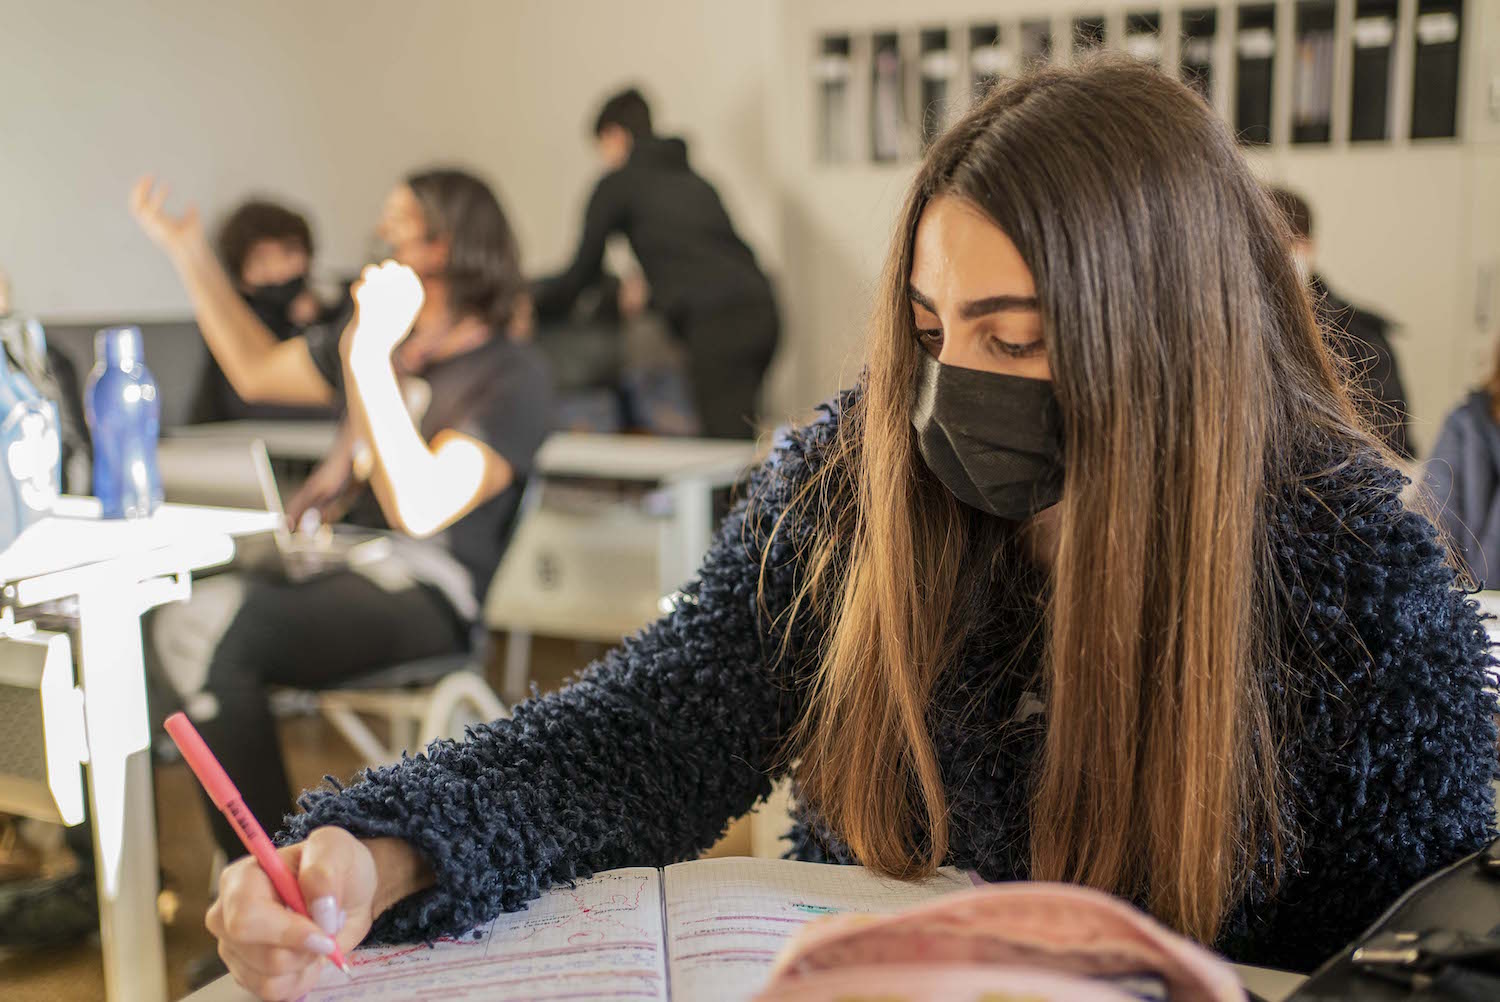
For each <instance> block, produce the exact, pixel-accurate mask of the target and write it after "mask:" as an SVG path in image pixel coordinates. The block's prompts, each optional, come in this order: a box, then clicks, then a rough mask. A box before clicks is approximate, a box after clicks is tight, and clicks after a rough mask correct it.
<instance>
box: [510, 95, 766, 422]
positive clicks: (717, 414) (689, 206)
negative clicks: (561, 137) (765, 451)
mask: <svg viewBox="0 0 1500 1002" xmlns="http://www.w3.org/2000/svg"><path fill="white" fill-rule="evenodd" d="M594 138H595V148H596V150H597V151H598V154H599V159H600V160H601V161H602V162H603V164H604V167H605V171H606V173H605V175H604V176H603V177H602V178H600V180H599V182H598V184H597V185H596V186H595V188H594V193H593V195H592V196H590V198H589V204H588V208H587V210H586V211H585V213H584V219H583V236H582V237H581V238H580V240H579V243H578V250H577V253H576V254H575V255H574V257H573V263H572V264H571V265H569V266H568V268H567V270H566V271H564V272H562V273H561V274H558V275H554V276H552V277H550V278H545V279H542V280H541V281H539V282H537V283H536V285H535V288H534V294H535V297H536V310H537V316H538V318H539V319H540V320H542V321H553V320H556V319H558V318H562V317H566V316H567V315H568V313H569V311H570V310H571V308H572V306H573V302H574V300H575V299H577V297H578V295H579V294H580V293H581V292H582V291H583V290H584V289H586V288H589V287H590V286H592V285H594V284H595V283H597V282H598V281H599V278H600V276H601V273H602V270H603V261H604V246H605V241H606V240H607V239H608V237H609V236H610V235H611V234H613V233H623V234H625V236H626V237H627V238H628V239H629V240H630V246H631V249H632V250H633V251H634V252H635V256H636V259H637V260H638V261H639V262H640V264H641V268H642V270H643V271H644V272H645V279H646V282H647V283H648V285H649V289H650V292H649V295H650V300H651V303H652V305H653V306H654V307H655V308H656V309H657V310H658V311H659V312H660V313H661V314H662V315H663V316H664V317H665V318H666V320H667V323H668V324H669V325H670V327H671V329H672V331H673V332H674V333H675V335H676V336H677V337H678V338H679V339H680V340H681V341H682V342H683V343H684V344H685V345H686V347H687V352H688V369H689V376H690V377H691V379H692V383H693V399H694V401H695V402H696V404H697V409H698V416H699V422H700V424H701V426H702V429H703V434H705V435H707V436H709V437H711V438H749V437H753V436H754V434H755V419H756V414H757V400H758V397H759V394H760V387H761V383H762V382H763V380H764V378H765V373H766V368H767V367H768V366H769V365H770V363H771V356H772V354H773V353H774V352H775V350H776V342H777V339H778V337H779V332H780V320H779V318H778V316H777V311H776V302H775V299H774V297H773V296H772V293H771V283H770V282H769V281H768V280H767V278H766V276H765V274H764V273H763V272H762V271H761V270H760V267H759V265H758V264H756V261H755V255H754V254H753V253H752V252H751V250H750V248H749V247H748V246H747V245H746V244H745V242H744V241H743V240H741V239H740V237H739V234H737V233H736V232H735V230H734V226H733V225H732V224H731V223H730V221H729V214H728V213H727V212H725V211H724V204H723V203H722V202H721V201H720V200H719V195H718V192H716V191H715V190H714V188H713V186H712V185H710V184H709V183H708V182H707V181H705V180H704V179H703V178H702V177H700V176H699V175H698V174H697V173H696V172H694V171H693V169H692V168H691V167H690V166H688V156H687V145H686V144H685V143H684V142H683V141H682V140H681V139H673V138H663V137H660V136H657V135H656V134H655V133H654V132H653V131H652V127H651V109H650V107H649V106H648V105H647V104H646V100H645V98H643V97H642V96H641V94H640V92H639V91H637V90H634V89H631V90H626V91H623V92H621V93H619V94H616V95H615V96H613V97H611V98H610V99H609V100H608V101H606V102H605V103H604V107H603V108H602V109H601V110H600V112H599V115H598V118H597V119H596V120H595V122H594ZM626 292H627V295H626V297H625V298H624V299H623V300H622V306H624V307H625V308H626V309H627V312H628V310H629V309H630V307H631V305H632V303H633V301H635V300H640V299H643V298H644V295H645V293H644V290H643V289H641V288H640V287H639V286H638V285H635V284H633V283H627V285H626ZM632 297H633V298H632ZM635 305H639V304H638V303H636V304H635Z"/></svg>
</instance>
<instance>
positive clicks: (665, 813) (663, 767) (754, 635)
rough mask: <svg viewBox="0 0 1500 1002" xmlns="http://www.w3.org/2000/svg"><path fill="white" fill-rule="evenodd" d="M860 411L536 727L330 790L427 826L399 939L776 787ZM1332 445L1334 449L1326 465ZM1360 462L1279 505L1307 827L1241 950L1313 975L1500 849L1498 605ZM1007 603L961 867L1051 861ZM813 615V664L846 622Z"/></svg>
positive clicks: (678, 847) (1027, 658) (1031, 610)
mask: <svg viewBox="0 0 1500 1002" xmlns="http://www.w3.org/2000/svg"><path fill="white" fill-rule="evenodd" d="M850 399H851V398H847V397H846V398H845V402H844V404H843V405H842V406H848V405H849V400H850ZM839 413H840V408H839V407H838V406H833V405H830V406H829V407H827V408H826V409H825V413H824V415H823V416H822V418H821V419H820V420H818V421H817V422H815V423H814V424H813V425H811V426H809V427H807V428H804V429H801V430H800V431H797V432H795V433H792V434H791V435H789V436H786V437H785V438H784V439H783V441H781V442H780V443H779V444H778V446H777V448H776V449H775V451H774V452H773V454H772V456H771V458H770V459H769V460H767V462H766V463H765V465H764V466H762V467H761V469H760V470H759V471H758V472H757V473H756V474H755V475H754V477H753V478H752V480H751V484H750V497H751V500H750V501H749V502H742V503H740V504H739V505H738V506H737V507H735V508H734V510H733V511H732V512H731V514H730V515H729V517H728V519H727V520H726V522H725V524H724V525H723V527H722V528H721V530H720V532H719V534H718V537H717V540H716V542H715V543H714V545H713V546H712V548H711V549H710V551H709V554H708V557H707V558H706V560H705V562H704V564H703V567H702V569H701V573H700V579H699V580H698V581H697V582H695V583H693V584H691V585H689V586H688V587H687V589H686V595H687V597H686V600H684V601H682V602H680V603H679V604H678V607H677V609H676V611H674V612H673V613H671V614H670V615H668V616H667V617H666V618H664V619H662V620H661V621H660V622H658V623H656V624H655V625H654V626H652V627H650V628H648V629H646V630H645V631H643V632H642V633H640V634H638V635H636V636H634V637H632V638H631V639H629V640H628V641H626V642H625V644H624V645H623V646H621V647H620V648H619V649H617V650H615V651H613V652H611V653H610V654H608V655H606V656H605V657H604V658H603V659H602V660H601V661H599V662H598V663H596V664H595V665H593V666H592V667H591V668H590V669H589V670H588V671H587V672H586V673H585V674H584V675H583V676H582V677H581V678H580V680H579V681H577V682H576V683H574V684H573V685H571V686H569V687H568V688H566V689H563V690H562V691H561V692H557V693H553V694H551V695H547V696H544V697H541V698H537V699H532V700H530V701H529V702H526V703H523V704H521V705H520V706H518V707H517V708H516V711H515V716H514V718H513V719H511V720H501V721H497V722H495V723H493V724H490V725H488V726H483V727H479V728H477V729H476V731H475V733H474V735H473V737H472V738H471V739H470V740H467V741H464V742H459V743H454V742H451V741H439V742H436V743H434V744H433V745H432V746H430V747H429V748H428V750H427V754H425V755H420V756H417V757H415V758H412V759H408V760H406V761H403V762H401V763H399V764H397V765H392V766H387V767H384V768H380V769H373V770H369V771H367V772H366V773H365V775H364V778H363V780H362V781H361V782H359V783H358V784H356V785H353V786H350V787H348V788H347V789H343V790H342V791H329V790H323V791H318V792H314V793H309V794H307V795H306V796H305V797H304V798H303V800H302V802H301V803H302V805H303V807H304V808H305V809H306V813H305V814H302V815H298V816H295V817H292V818H290V819H288V826H289V830H288V832H287V833H286V834H284V835H283V839H284V840H291V839H297V838H301V837H304V836H305V835H306V834H307V833H308V832H309V831H310V830H311V829H312V828H314V827H316V826H318V825H341V826H343V827H345V828H347V829H349V830H350V831H352V832H354V833H355V834H357V835H360V836H382V835H386V836H396V837H399V838H403V839H406V840H407V841H409V842H411V843H412V844H413V845H414V846H416V847H417V849H418V850H419V851H420V852H421V853H422V855H423V856H425V857H426V859H427V860H428V861H429V863H430V864H431V866H432V870H433V872H434V873H435V874H436V878H437V884H436V886H435V887H434V888H432V889H429V890H427V891H425V892H422V893H420V894H418V895H414V896H413V897H411V898H410V899H408V900H406V901H404V902H402V903H401V904H399V905H397V906H396V907H395V908H393V909H392V910H390V911H389V912H387V913H386V914H385V915H384V916H382V917H381V918H380V920H379V921H378V923H377V925H376V928H375V930H374V934H375V936H377V937H379V938H382V939H386V940H411V939H420V938H422V937H430V936H435V935H438V934H442V933H449V932H454V931H457V930H460V929H465V928H467V927H469V926H472V925H475V924H478V923H480V922H483V921H486V920H488V919H490V918H491V917H493V916H494V915H495V913H496V912H498V911H499V910H501V909H507V910H511V909H517V908H520V907H522V906H523V905H524V904H525V903H526V902H527V901H528V900H529V899H531V898H533V897H535V896H536V895H537V894H539V893H540V892H541V891H543V890H546V889H547V888H548V887H551V886H554V885H556V884H559V883H562V882H564V881H567V880H570V879H572V878H574V877H577V876H580V875H582V874H585V873H589V872H591V871H598V870H604V869H609V868H612V867H618V866H626V865H652V864H665V863H669V862H672V861H675V860H682V859H688V858H691V857H693V856H694V855H696V854H697V853H698V852H699V851H700V850H702V849H703V848H704V847H706V846H708V845H710V844H712V843H713V842H714V841H715V839H716V838H717V837H718V836H719V835H720V833H721V832H722V831H723V830H724V827H725V824H726V822H728V821H729V820H730V819H731V818H733V817H735V816H736V815H739V814H741V813H743V812H744V811H746V810H748V809H749V808H750V807H751V805H752V804H754V803H755V801H756V799H757V798H759V797H762V796H764V795H766V794H767V793H768V792H769V791H770V789H771V785H772V782H773V780H774V779H776V778H777V771H778V766H777V763H778V761H780V759H779V757H778V751H779V749H780V748H781V745H782V741H783V739H784V738H785V737H786V736H787V734H788V728H789V727H791V725H792V723H793V721H794V720H795V719H796V716H797V713H798V712H799V710H800V708H801V703H802V698H803V696H804V694H805V682H806V679H805V676H804V675H803V674H802V673H798V674H797V675H795V676H794V675H793V673H791V672H789V671H787V670H784V669H783V668H782V667H780V666H781V665H783V664H786V663H788V662H784V661H782V660H780V659H779V658H777V657H776V654H777V650H778V647H777V640H778V638H777V637H776V636H775V635H773V634H768V633H767V630H766V628H765V625H764V624H766V623H767V622H770V620H767V619H766V618H764V615H763V610H762V608H761V607H760V605H759V604H758V599H757V583H758V580H759V575H760V567H761V556H762V553H763V552H764V547H765V540H767V539H769V538H770V537H771V530H772V527H773V526H775V525H776V522H777V519H778V517H779V516H780V515H781V514H782V513H783V512H784V511H785V510H786V509H787V506H788V504H789V503H790V502H791V500H792V499H793V498H794V497H795V496H797V493H798V490H799V488H800V487H801V486H803V485H805V484H806V483H807V482H808V478H809V477H810V476H811V475H812V473H813V472H814V471H815V470H816V469H817V468H819V467H820V466H821V465H822V464H823V463H824V461H825V456H826V455H827V451H828V446H829V444H830V442H831V440H832V438H833V435H834V433H835V429H836V426H837V423H838V420H839ZM1345 458H1348V457H1345ZM1328 459H1329V457H1327V456H1316V457H1309V460H1308V462H1309V465H1310V468H1312V469H1318V470H1322V469H1327V468H1329V467H1328ZM1337 470H1338V471H1337V472H1329V473H1322V474H1318V475H1316V476H1314V477H1312V478H1311V479H1309V480H1308V481H1306V482H1304V483H1302V484H1300V485H1298V486H1297V487H1295V488H1287V489H1286V490H1285V491H1283V492H1281V493H1280V494H1279V495H1276V496H1274V497H1273V498H1272V499H1271V500H1270V501H1269V502H1268V503H1269V505H1270V510H1269V511H1268V524H1269V526H1270V531H1271V533H1272V537H1273V538H1272V551H1273V552H1274V554H1275V555H1276V558H1277V559H1278V560H1279V561H1280V567H1279V571H1280V574H1281V576H1282V578H1283V580H1284V581H1285V582H1286V583H1287V587H1288V589H1289V594H1290V596H1291V601H1292V607H1291V608H1289V609H1287V610H1286V615H1285V617H1284V619H1285V621H1286V622H1287V623H1288V627H1287V635H1286V636H1285V637H1284V638H1283V642H1284V644H1285V647H1286V649H1287V650H1288V652H1289V654H1290V658H1291V664H1292V665H1293V666H1294V667H1295V668H1297V669H1299V670H1300V671H1301V672H1302V674H1301V676H1300V677H1299V679H1298V680H1297V681H1298V684H1297V685H1296V687H1295V688H1294V689H1293V690H1291V691H1292V692H1293V693H1295V697H1294V699H1295V702H1294V704H1293V706H1292V709H1291V716H1292V718H1293V720H1294V721H1295V728H1294V731H1293V733H1292V734H1290V735H1289V736H1288V739H1287V741H1286V742H1285V744H1284V746H1283V747H1284V754H1285V760H1284V763H1283V765H1284V768H1285V772H1286V775H1287V789H1288V791H1289V793H1290V797H1291V802H1292V803H1294V804H1295V805H1296V807H1295V815H1294V818H1293V821H1294V823H1295V825H1296V827H1297V829H1298V831H1299V832H1300V834H1301V838H1300V839H1299V840H1298V843H1297V848H1296V849H1295V850H1294V852H1293V853H1292V855H1290V856H1289V857H1288V858H1287V860H1286V862H1287V863H1288V867H1287V874H1288V876H1287V878H1286V880H1285V881H1284V883H1283V886H1282V887H1281V889H1280V891H1279V893H1278V894H1277V895H1276V896H1275V897H1274V898H1272V897H1270V896H1269V895H1268V893H1267V891H1266V889H1265V887H1264V886H1263V885H1262V884H1259V883H1253V884H1252V885H1251V887H1250V890H1249V892H1248V894H1247V895H1246V897H1245V899H1244V900H1243V901H1242V902H1241V903H1239V904H1238V905H1237V906H1236V907H1235V909H1234V911H1233V913H1232V914H1231V915H1230V916H1229V918H1228V920H1227V923H1226V925H1225V928H1224V934H1223V938H1222V939H1221V941H1220V943H1219V944H1218V945H1219V947H1220V948H1221V949H1223V950H1225V951H1226V952H1227V953H1228V954H1229V955H1230V956H1231V957H1233V958H1235V959H1236V960H1240V961H1246V962H1253V963H1260V964H1268V965H1274V966H1278V967H1289V968H1298V969H1305V968H1308V967H1310V966H1311V965H1313V964H1314V963H1316V962H1317V961H1319V960H1321V959H1322V958H1324V957H1325V956H1327V955H1329V954H1330V953H1332V952H1333V951H1334V950H1335V949H1337V948H1338V947H1339V946H1340V945H1341V944H1342V943H1344V942H1346V941H1347V940H1349V939H1350V938H1352V937H1353V935H1354V934H1355V933H1356V932H1357V931H1358V930H1359V929H1360V928H1361V927H1363V926H1364V925H1365V924H1366V923H1368V922H1369V921H1370V920H1372V919H1373V918H1374V917H1375V916H1376V915H1377V914H1378V913H1379V912H1380V911H1381V909H1382V908H1384V907H1385V906H1386V905H1387V904H1388V903H1389V902H1390V901H1391V900H1392V899H1393V898H1395V897H1396V895H1397V894H1398V893H1399V892H1400V891H1401V890H1402V889H1403V888H1405V887H1407V886H1409V885H1410V884H1412V883H1414V882H1415V881H1416V880H1417V879H1419V878H1420V877H1422V876H1423V875H1425V874H1427V873H1429V872H1431V871H1432V870H1433V869H1435V868H1437V867H1439V866H1441V865H1442V864H1444V863H1447V862H1449V861H1451V860H1453V859H1455V858H1457V857H1459V856H1460V855H1462V854H1464V853H1468V852H1470V851H1473V850H1475V849H1476V848H1478V847H1479V846H1481V845H1482V844H1483V843H1484V842H1485V841H1486V840H1487V839H1488V838H1489V837H1490V834H1491V828H1492V821H1493V811H1492V799H1493V793H1492V791H1491V789H1490V780H1491V776H1492V774H1493V772H1494V771H1495V740H1496V734H1495V726H1494V723H1493V714H1494V712H1495V703H1494V700H1493V698H1491V697H1490V696H1487V695H1486V694H1485V693H1484V691H1483V687H1484V686H1485V684H1486V682H1487V681H1488V680H1489V677H1490V676H1489V671H1490V665H1491V661H1490V658H1489V654H1488V645H1487V640H1486V637H1485V632H1484V628H1483V626H1482V625H1481V623H1480V619H1479V614H1478V612H1477V610H1476V608H1475V606H1474V604H1473V603H1472V602H1468V601H1466V600H1465V598H1464V596H1463V595H1462V594H1461V593H1460V592H1457V591H1454V590H1453V588H1452V584H1453V574H1452V572H1451V571H1450V570H1449V568H1448V567H1447V566H1446V565H1445V563H1444V560H1443V553H1442V551H1441V550H1440V549H1439V547H1438V545H1437V544H1436V542H1435V541H1434V534H1433V529H1432V526H1431V524H1430V523H1428V522H1427V521H1426V520H1425V519H1423V518H1421V517H1419V516H1417V515H1415V514H1411V513H1409V512H1408V511H1406V510H1405V509H1404V508H1403V507H1402V506H1401V503H1400V501H1399V500H1398V498H1397V493H1396V492H1397V489H1398V488H1399V486H1400V484H1401V478H1400V477H1399V475H1398V474H1396V473H1395V472H1394V471H1392V470H1390V469H1387V468H1385V467H1382V466H1379V465H1377V464H1375V463H1374V462H1372V461H1368V460H1360V459H1350V460H1349V461H1348V462H1346V463H1344V464H1342V466H1341V467H1337ZM812 531H813V525H812V523H811V521H810V520H809V519H808V518H806V517H801V518H798V517H792V518H788V519H787V520H786V521H785V522H784V523H782V530H781V533H780V534H779V535H777V536H776V537H775V542H774V543H772V544H771V552H770V554H769V560H768V561H767V564H766V566H767V582H766V593H765V596H764V598H765V603H766V609H765V611H768V612H769V613H770V614H771V615H773V616H774V615H775V614H776V613H778V612H779V611H781V610H785V609H786V608H787V606H788V603H789V601H790V598H791V595H792V591H793V589H794V588H795V587H796V583H797V581H798V579H799V577H798V576H799V575H800V574H801V573H802V570H803V566H804V565H803V563H802V561H803V557H802V556H801V553H802V552H803V551H802V549H801V548H800V547H799V544H801V543H805V542H806V541H807V540H808V538H810V534H811V533H812ZM987 608H988V610H989V611H988V613H987V615H986V616H985V617H984V618H983V619H981V620H980V622H978V623H977V624H976V626H975V628H974V631H973V634H972V638H971V640H970V642H969V643H968V645H967V646H966V647H965V649H964V651H963V652H962V655H961V657H960V658H959V661H958V663H957V664H955V665H954V666H953V667H952V668H951V669H950V670H949V671H948V672H947V673H946V675H945V677H944V679H943V680H942V682H941V684H940V686H939V691H938V693H937V695H936V697H935V700H934V706H933V712H932V718H931V720H932V726H933V734H934V741H935V745H936V749H937V752H938V756H939V761H940V764H941V768H942V771H943V774H944V777H945V780H946V786H947V793H948V797H949V810H950V817H951V822H952V823H951V846H950V850H949V855H948V859H947V862H948V863H949V864H952V865H955V866H959V867H964V868H972V869H974V870H977V871H978V872H979V874H980V875H981V876H983V877H984V878H986V879H988V880H1013V879H1018V878H1024V877H1026V875H1027V868H1028V862H1027V861H1028V858H1029V849H1028V824H1027V798H1028V794H1029V789H1030V777H1031V776H1032V774H1033V771H1034V767H1035V764H1036V757H1037V754H1038V748H1039V745H1038V738H1039V737H1040V735H1041V730H1042V728H1043V727H1044V726H1045V718H1044V715H1034V716H1032V717H1030V718H1029V719H1027V720H1026V721H1025V722H1024V723H1022V724H1012V725H1010V726H1006V727H997V726H996V725H997V724H998V723H1000V722H1004V721H1011V720H1012V719H1013V718H1014V716H1015V714H1016V708H1017V707H1018V706H1020V705H1023V704H1022V699H1023V698H1024V696H1025V694H1026V692H1027V691H1028V688H1029V687H1030V686H1032V685H1034V680H1035V675H1036V671H1037V669H1038V665H1039V659H1038V657H1037V655H1038V654H1039V652H1038V651H1037V650H1036V648H1035V647H1034V646H1028V645H1030V644H1033V643H1034V642H1032V641H1028V639H1027V638H1028V637H1029V636H1031V635H1032V633H1033V630H1034V627H1035V626H1036V624H1037V617H1038V616H1039V615H1040V612H1039V610H1040V603H1039V602H1037V601H1035V596H1033V600H1032V601H1029V602H1027V601H1014V600H1010V601H1007V600H1004V597H1001V598H997V600H996V601H994V602H992V603H990V604H989V605H988V607H987ZM792 629H793V634H792V637H791V648H792V654H793V660H794V661H795V657H796V655H797V654H798V653H799V652H800V653H801V654H804V655H805V654H806V653H807V652H808V651H809V650H811V647H810V645H813V644H816V643H817V641H818V639H819V634H818V632H817V631H816V630H804V629H801V628H799V627H797V626H795V625H794V626H793V627H792ZM1018 651H1021V652H1023V653H1022V655H1020V656H1015V655H1016V652H1018ZM1002 664H1003V665H1004V667H1002ZM1330 679H1338V680H1340V681H1339V682H1338V683H1333V682H1331V681H1330ZM1289 698H1293V697H1289ZM816 831H817V827H816V826H815V825H811V824H808V823H800V824H798V825H797V826H796V828H795V829H794V844H795V850H794V851H795V854H796V855H797V856H799V857H801V858H804V859H827V858H833V859H843V858H846V857H847V854H846V853H845V852H843V851H842V850H841V849H840V848H839V847H838V846H837V840H836V838H830V837H825V836H820V835H817V834H815V832H816Z"/></svg>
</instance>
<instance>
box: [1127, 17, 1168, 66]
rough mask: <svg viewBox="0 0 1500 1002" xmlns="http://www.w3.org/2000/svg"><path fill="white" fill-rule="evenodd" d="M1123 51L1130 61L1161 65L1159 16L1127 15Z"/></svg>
mask: <svg viewBox="0 0 1500 1002" xmlns="http://www.w3.org/2000/svg"><path fill="white" fill-rule="evenodd" d="M1125 51H1126V52H1127V53H1128V54H1129V55H1130V57H1131V58H1132V59H1139V60H1140V61H1141V62H1143V63H1150V64H1151V65H1152V66H1160V65H1161V15H1160V14H1157V13H1150V14H1129V15H1127V16H1126V18H1125Z"/></svg>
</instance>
